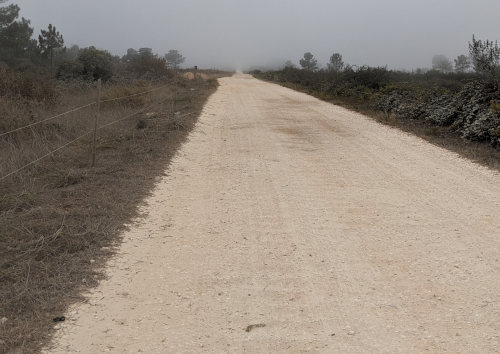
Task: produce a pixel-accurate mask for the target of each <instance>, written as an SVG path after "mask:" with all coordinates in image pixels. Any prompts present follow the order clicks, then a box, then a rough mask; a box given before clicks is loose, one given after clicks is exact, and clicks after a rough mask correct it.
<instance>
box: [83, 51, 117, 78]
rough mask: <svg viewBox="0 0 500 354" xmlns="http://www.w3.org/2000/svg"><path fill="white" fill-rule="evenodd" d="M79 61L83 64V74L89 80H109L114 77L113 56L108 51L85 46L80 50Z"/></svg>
mask: <svg viewBox="0 0 500 354" xmlns="http://www.w3.org/2000/svg"><path fill="white" fill-rule="evenodd" d="M78 61H79V62H80V63H81V65H82V66H83V70H82V75H83V77H84V78H85V79H87V80H97V79H102V80H104V81H107V80H109V79H111V77H113V56H112V55H111V54H110V53H109V52H108V51H105V50H99V49H96V48H95V47H89V48H85V49H82V50H81V51H80V54H79V55H78Z"/></svg>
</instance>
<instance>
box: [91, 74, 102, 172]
mask: <svg viewBox="0 0 500 354" xmlns="http://www.w3.org/2000/svg"><path fill="white" fill-rule="evenodd" d="M101 88H102V81H101V79H99V80H97V112H96V114H95V119H94V137H93V142H92V167H94V166H95V155H96V145H97V122H98V120H99V116H100V114H101Z"/></svg>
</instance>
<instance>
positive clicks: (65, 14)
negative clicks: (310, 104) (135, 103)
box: [8, 0, 500, 69]
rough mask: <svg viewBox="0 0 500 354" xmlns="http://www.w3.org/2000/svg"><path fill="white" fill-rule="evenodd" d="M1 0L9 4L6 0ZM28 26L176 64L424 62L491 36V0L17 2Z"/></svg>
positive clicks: (494, 29)
mask: <svg viewBox="0 0 500 354" xmlns="http://www.w3.org/2000/svg"><path fill="white" fill-rule="evenodd" d="M8 3H11V2H8ZM15 3H17V4H19V6H20V7H21V13H20V15H21V16H23V17H25V18H27V19H30V20H31V25H32V26H33V27H34V30H35V33H37V34H38V33H40V30H41V29H46V26H47V24H49V23H52V24H54V25H55V26H57V30H58V31H60V32H61V33H62V34H64V40H65V42H66V45H67V46H70V45H71V44H78V45H79V46H80V47H88V46H90V45H95V46H96V47H97V48H105V49H107V50H109V51H110V52H111V53H112V54H113V55H123V53H126V51H127V49H128V48H130V47H134V48H141V47H150V48H154V50H155V52H158V54H161V55H164V54H166V53H167V52H168V50H170V49H171V48H176V49H178V50H179V51H180V52H181V53H183V55H185V56H186V58H187V59H186V62H185V63H184V65H186V66H193V65H199V66H204V67H207V66H208V67H210V66H218V67H220V66H227V67H230V68H242V69H245V68H248V67H250V66H256V65H282V64H283V63H284V62H285V61H286V60H292V61H293V64H294V65H298V64H299V63H298V60H299V58H301V57H302V55H303V54H304V52H305V51H310V52H311V53H313V54H314V55H315V57H316V58H317V59H318V63H319V65H320V66H323V67H326V64H327V63H328V62H329V59H330V57H331V55H332V51H337V52H338V53H342V55H343V60H344V61H345V62H348V63H351V64H356V65H359V66H362V65H372V66H385V65H387V66H388V67H389V68H399V69H414V68H419V67H426V68H430V67H431V66H432V57H433V56H434V55H436V54H443V55H445V56H447V57H448V58H450V60H453V59H454V58H457V56H459V55H461V54H465V52H466V49H465V50H464V49H463V43H467V41H469V40H470V38H471V34H473V33H474V34H476V35H477V37H478V38H490V39H496V38H498V33H500V22H498V20H497V16H498V15H497V14H498V13H500V2H499V1H497V0H477V1H474V2H471V1H464V0H455V1H452V0H441V1H434V0H422V1H412V2H409V1H400V0H382V1H370V0H362V1H356V2H353V1H349V0H311V1H299V0H274V1H262V0H257V1H252V2H248V1H243V0H217V1H213V2H209V1H204V0H191V1H177V2H174V1H158V0H144V1H140V2H139V1H132V0H107V1H98V0H89V1H84V2H82V1H76V0H64V1H63V0H45V1H33V0H20V1H16V2H15Z"/></svg>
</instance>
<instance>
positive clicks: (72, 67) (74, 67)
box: [56, 61, 84, 80]
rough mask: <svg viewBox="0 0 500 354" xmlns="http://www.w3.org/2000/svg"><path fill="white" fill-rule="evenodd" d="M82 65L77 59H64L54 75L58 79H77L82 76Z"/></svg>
mask: <svg viewBox="0 0 500 354" xmlns="http://www.w3.org/2000/svg"><path fill="white" fill-rule="evenodd" d="M83 72H84V67H83V64H82V63H81V62H79V61H65V62H62V63H61V64H60V65H59V66H58V67H57V72H56V77H57V79H59V80H71V79H78V78H81V77H82V76H83Z"/></svg>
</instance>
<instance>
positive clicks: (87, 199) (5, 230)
mask: <svg viewBox="0 0 500 354" xmlns="http://www.w3.org/2000/svg"><path fill="white" fill-rule="evenodd" d="M215 88H216V84H214V82H213V81H211V82H205V81H190V82H187V80H186V82H182V85H180V86H179V89H178V92H177V93H176V95H177V96H178V97H181V98H183V99H182V100H180V101H179V102H176V106H175V107H174V108H175V111H180V112H181V113H187V112H194V113H195V114H193V115H189V116H186V117H184V118H182V121H178V118H173V115H172V108H173V107H172V99H171V97H172V95H173V92H174V88H173V87H169V88H167V89H164V90H160V91H157V92H155V93H154V94H150V95H148V96H147V97H145V98H143V99H144V102H142V101H141V102H140V106H142V107H144V106H146V107H147V106H149V105H152V108H151V109H150V110H148V112H145V113H144V114H140V115H137V116H135V117H133V118H131V119H128V120H125V121H122V122H120V123H118V124H116V125H112V126H110V127H107V128H105V129H103V130H101V131H100V132H99V140H98V149H97V152H98V159H97V166H96V168H94V169H91V168H89V161H90V154H89V153H90V137H86V138H84V139H82V140H80V141H78V142H77V143H75V144H74V145H71V146H70V147H69V148H67V149H65V150H63V151H62V152H61V153H58V154H56V155H55V156H53V157H51V158H49V159H47V160H44V161H43V163H40V164H37V165H36V166H34V167H32V168H30V169H28V170H26V171H24V172H23V173H20V174H17V175H15V176H14V177H12V178H9V179H7V180H4V181H2V182H0V196H1V197H0V215H1V216H0V235H1V237H0V319H1V318H3V317H5V318H7V320H6V322H5V323H3V324H2V323H0V352H26V353H32V352H37V351H39V349H40V348H41V347H42V346H43V345H44V344H45V343H46V342H47V340H48V338H49V336H48V334H49V333H50V332H51V331H52V329H53V326H54V322H53V318H55V317H58V316H61V315H63V314H64V312H65V309H66V308H67V306H68V305H69V304H71V303H72V302H74V301H77V300H79V299H81V295H80V294H81V292H82V291H84V290H85V289H88V288H89V287H92V286H94V285H96V284H97V282H98V281H99V279H101V278H102V276H103V275H102V272H101V271H102V265H103V264H104V262H105V260H106V259H107V258H108V257H109V256H110V255H111V254H112V253H113V248H114V247H115V246H116V245H117V244H118V243H119V242H120V239H119V235H120V232H121V231H122V230H123V225H124V224H125V223H126V222H129V221H130V220H131V219H133V218H134V217H136V216H137V213H138V211H137V207H138V205H139V204H140V203H141V201H142V200H143V198H144V197H145V195H147V193H148V192H149V191H150V190H151V189H152V187H153V185H154V183H155V181H156V178H157V177H158V176H160V175H161V174H162V173H163V171H164V169H165V166H166V164H167V163H168V162H169V161H170V159H171V157H172V156H173V155H174V153H175V151H176V149H177V148H178V147H179V145H180V144H181V143H182V142H183V141H184V140H185V139H186V137H187V135H188V133H189V131H190V129H191V128H192V127H193V126H194V124H195V122H196V117H197V115H198V113H199V111H200V110H201V108H202V106H203V104H204V102H205V101H206V99H207V98H208V97H209V95H210V94H211V93H212V92H214V90H215ZM107 89H108V91H107V94H109V95H110V96H109V97H113V96H115V97H116V96H117V95H119V94H121V93H125V91H126V90H125V89H124V88H123V87H119V88H118V87H117V88H107ZM139 89H143V87H142V86H141V87H136V88H132V89H131V91H127V92H131V93H134V92H135V90H139ZM64 95H65V96H64ZM64 95H63V101H64V102H65V104H63V105H59V106H58V107H54V108H47V107H45V106H39V105H36V104H34V105H31V106H27V105H24V104H22V105H19V107H14V103H9V104H8V106H9V107H7V108H6V107H3V108H2V109H4V112H6V111H7V112H9V113H10V114H11V115H10V116H9V117H11V118H12V119H13V120H17V122H18V123H19V125H22V123H25V122H29V121H33V120H38V119H40V118H42V117H46V116H50V115H51V114H52V113H54V112H56V113H57V111H59V112H60V111H64V110H65V109H66V108H68V107H72V106H76V105H78V104H81V103H85V102H88V101H89V100H90V99H91V98H92V97H95V91H88V90H83V89H82V90H76V93H75V91H74V90H68V91H67V92H65V93H64ZM137 106H138V104H136V103H133V104H129V102H126V103H125V104H121V105H113V106H108V107H104V108H103V113H102V120H101V124H105V123H107V122H112V121H114V120H116V119H119V118H121V117H124V116H125V115H127V114H130V113H131V112H135V111H136V110H137ZM153 112H154V113H155V114H146V113H153ZM92 121H93V112H92V111H88V110H87V111H80V112H78V113H75V114H74V115H71V116H69V117H65V118H61V119H58V120H57V121H53V122H50V124H46V125H43V126H42V127H37V128H36V129H33V130H28V131H23V132H20V133H17V134H14V135H13V136H9V137H8V138H0V149H1V150H0V151H1V154H0V170H1V171H0V173H1V174H2V175H4V174H5V173H7V172H8V171H11V170H12V169H14V168H16V167H19V166H21V165H22V164H24V163H26V162H28V161H31V160H32V159H33V158H35V157H37V156H40V155H42V154H43V153H44V152H46V151H49V150H51V149H53V148H55V147H57V146H60V145H61V144H62V143H64V142H66V141H69V140H71V139H72V138H74V137H76V136H78V135H80V134H81V133H82V132H86V131H88V129H89V128H90V127H91V125H92Z"/></svg>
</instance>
